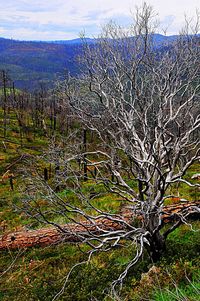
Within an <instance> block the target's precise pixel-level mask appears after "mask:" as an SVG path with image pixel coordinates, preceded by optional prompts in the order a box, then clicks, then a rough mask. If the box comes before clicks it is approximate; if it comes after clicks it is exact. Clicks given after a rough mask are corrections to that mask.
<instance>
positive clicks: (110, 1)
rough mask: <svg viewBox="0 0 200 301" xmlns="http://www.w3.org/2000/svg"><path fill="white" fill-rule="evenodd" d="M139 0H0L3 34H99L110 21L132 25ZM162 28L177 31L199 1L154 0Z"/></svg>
mask: <svg viewBox="0 0 200 301" xmlns="http://www.w3.org/2000/svg"><path fill="white" fill-rule="evenodd" d="M142 3H143V2H142V1H138V0H137V1H136V0H0V37H4V38H12V39H18V40H46V41H48V40H70V39H75V38H78V37H79V35H80V33H81V32H85V35H86V36H87V37H93V36H97V35H98V34H99V33H100V32H101V28H102V26H103V25H104V24H106V23H108V22H109V21H110V20H113V21H115V22H116V23H118V24H120V25H122V26H128V25H129V24H130V23H131V21H132V17H131V14H132V13H133V12H134V9H135V6H136V5H137V6H141V5H142ZM147 3H148V4H150V5H152V6H153V8H154V11H155V12H156V13H157V14H158V19H159V24H160V25H159V30H158V32H160V33H162V30H166V29H167V34H168V35H172V34H177V33H178V32H179V30H180V28H181V27H182V26H183V22H184V14H187V16H188V17H192V16H195V10H196V9H198V8H199V6H200V4H199V0H150V1H148V2H147Z"/></svg>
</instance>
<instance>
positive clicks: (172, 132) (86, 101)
mask: <svg viewBox="0 0 200 301" xmlns="http://www.w3.org/2000/svg"><path fill="white" fill-rule="evenodd" d="M153 25H154V24H153V23H152V9H151V7H148V6H147V5H146V4H144V6H143V8H142V9H141V10H138V11H137V13H136V17H135V22H134V25H133V26H131V27H130V31H129V32H128V31H127V29H126V30H123V29H122V28H120V27H118V26H116V25H113V24H109V25H108V26H107V27H105V29H104V32H103V35H102V36H101V38H100V39H97V41H96V44H95V45H88V44H87V43H85V46H84V50H85V51H84V57H83V62H82V65H83V66H84V70H85V76H84V77H82V79H80V80H76V79H74V78H69V79H68V80H67V82H65V83H63V86H64V92H63V93H65V101H66V105H67V106H70V107H71V112H72V113H71V114H73V115H74V118H76V119H77V118H79V120H81V122H82V124H84V126H85V127H86V128H88V129H89V131H90V132H95V135H96V137H98V138H97V139H98V143H97V145H96V149H95V150H94V151H90V152H89V151H87V152H84V153H82V156H84V158H86V160H87V165H93V166H96V167H97V169H98V170H97V171H98V175H97V176H96V178H95V179H93V181H94V183H95V186H96V185H98V184H101V185H102V183H103V185H104V192H102V193H105V191H107V192H109V193H113V194H114V195H117V196H119V200H120V201H121V202H122V203H123V204H124V203H127V204H129V205H130V208H132V215H133V216H135V214H136V212H140V215H141V216H142V219H141V223H139V225H137V224H134V223H132V222H130V220H129V221H127V220H124V218H123V216H120V215H117V216H116V215H114V214H113V213H112V212H111V211H110V210H109V208H107V210H106V209H104V210H102V209H101V207H98V206H97V205H96V203H95V196H94V197H89V195H87V194H86V193H83V192H82V190H81V188H82V181H83V175H81V174H80V173H78V170H76V168H75V163H74V162H76V159H77V158H78V157H80V153H76V149H75V145H76V143H75V141H76V140H75V138H74V137H73V145H72V144H70V145H69V147H68V148H67V149H66V150H65V154H64V155H63V156H62V158H61V157H60V158H59V159H60V162H61V165H62V166H65V168H64V167H63V169H62V172H63V177H65V183H66V185H67V184H68V183H69V184H70V186H69V187H70V189H71V190H73V191H74V194H75V195H76V197H77V199H79V200H80V206H78V205H77V206H75V205H74V204H71V203H70V202H67V201H66V200H65V199H63V198H62V197H61V196H59V195H57V194H56V193H55V192H54V191H53V189H51V187H49V186H47V183H43V189H44V190H43V196H44V198H45V197H46V199H47V201H48V202H49V204H51V206H52V212H54V213H55V212H56V210H57V213H58V214H62V215H63V216H65V217H66V219H67V220H68V221H69V222H70V221H73V222H75V223H77V224H79V225H80V224H81V225H83V226H84V221H89V222H90V223H91V224H94V225H95V221H96V220H97V219H99V218H100V217H101V218H106V219H109V220H110V221H112V222H117V223H119V224H121V226H122V229H120V230H118V229H117V230H113V229H111V228H110V229H109V228H107V229H104V228H103V225H101V224H98V230H99V232H97V233H95V234H94V233H93V232H89V233H88V232H87V236H86V237H84V239H83V240H82V241H84V242H85V243H87V244H88V245H89V246H90V247H91V251H90V257H91V255H92V254H93V253H94V252H97V251H108V250H110V249H112V248H115V247H117V246H122V245H125V244H127V245H129V246H130V247H132V248H133V250H135V256H133V258H132V260H131V261H130V262H129V263H128V264H127V266H126V268H125V269H124V272H123V273H122V274H121V275H120V276H119V278H118V279H117V281H115V282H114V283H113V288H115V286H116V284H120V285H121V284H122V282H123V280H124V278H125V277H126V275H127V272H128V270H129V269H130V268H131V267H133V266H134V265H135V264H136V263H137V262H138V260H139V259H141V257H142V254H143V252H144V250H145V249H147V250H148V252H149V254H150V256H151V258H152V260H153V261H157V260H159V258H160V256H162V254H163V252H164V250H165V245H166V238H167V236H168V235H169V234H170V233H171V232H172V231H174V230H175V229H176V228H177V227H178V226H179V225H180V224H181V223H186V222H187V216H188V215H189V212H190V207H188V208H186V211H185V214H184V216H183V215H180V216H179V217H178V220H176V221H174V222H173V223H172V224H171V226H170V227H169V228H168V229H167V230H166V231H165V230H164V229H163V223H162V207H163V206H164V203H165V200H166V199H167V198H169V197H173V196H174V195H171V194H170V193H169V192H170V187H171V186H173V185H174V184H175V183H183V184H184V185H189V186H191V187H193V186H195V185H194V184H192V183H191V182H190V181H189V180H188V179H187V177H185V174H186V172H187V170H188V168H189V167H190V166H191V165H192V164H193V163H195V162H197V161H198V160H199V159H200V149H199V143H200V142H199V140H198V139H196V137H198V131H199V125H200V110H199V109H200V106H199V98H200V97H199V91H200V82H199V75H200V62H199V58H200V53H199V36H198V35H196V34H195V33H194V32H193V34H192V35H190V34H189V33H188V32H186V31H185V32H184V33H182V35H180V36H179V38H177V40H176V41H174V42H171V43H170V44H168V45H163V46H162V47H158V46H157V45H156V44H155V43H154V35H153V29H154V28H153ZM66 87H67V88H66ZM62 95H63V94H62ZM49 156H50V157H51V156H52V154H51V155H49ZM116 158H118V159H117V160H116ZM51 162H52V160H51ZM116 162H117V163H116ZM99 166H101V167H102V168H99ZM110 172H112V174H113V176H114V177H113V178H112V179H110ZM130 179H131V180H132V182H131V181H130ZM133 184H134V185H133ZM135 184H136V185H135ZM33 185H35V183H34V181H33ZM41 189H42V186H41V185H38V189H36V191H38V190H40V191H41ZM99 194H100V193H99V192H98V196H99ZM30 197H33V196H32V195H30ZM30 206H31V202H28V200H27V199H26V209H27V211H28V212H31V214H32V215H34V216H35V217H37V218H39V219H41V220H44V221H45V222H48V221H49V222H50V223H51V221H50V219H49V216H48V214H49V212H50V211H51V209H50V208H49V211H48V213H46V212H45V211H42V209H41V208H40V209H39V208H37V206H36V207H34V209H33V208H32V209H30ZM56 208H57V209H56ZM88 208H90V210H88ZM193 209H194V211H195V210H196V211H198V212H199V208H198V207H195V208H193ZM34 210H35V211H34ZM80 235H81V234H80Z"/></svg>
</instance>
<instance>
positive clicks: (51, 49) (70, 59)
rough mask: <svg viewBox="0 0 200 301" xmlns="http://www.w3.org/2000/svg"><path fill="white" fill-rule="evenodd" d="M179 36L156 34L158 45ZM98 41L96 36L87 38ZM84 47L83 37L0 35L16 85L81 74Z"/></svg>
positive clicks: (0, 64) (5, 65) (4, 65)
mask: <svg viewBox="0 0 200 301" xmlns="http://www.w3.org/2000/svg"><path fill="white" fill-rule="evenodd" d="M176 38H177V36H163V35H160V34H155V35H154V42H155V45H156V46H157V47H159V46H164V45H165V43H166V42H167V43H168V42H169V41H173V40H175V39H176ZM85 41H86V42H87V43H88V44H94V43H95V40H94V39H85ZM81 51H82V40H81V39H75V40H69V41H68V40H66V41H50V42H42V41H41V42H35V41H16V40H10V39H3V38H0V70H6V71H7V73H8V74H9V75H10V77H11V79H12V80H13V81H14V82H15V85H16V87H18V88H23V89H28V90H33V89H34V88H37V87H38V84H39V83H40V82H43V83H46V84H47V86H49V87H52V85H53V82H54V81H55V79H56V78H58V77H59V76H63V74H64V73H66V72H70V74H71V75H73V76H76V75H78V74H80V72H81V71H80V66H79V64H78V61H77V57H78V56H79V55H80V54H81Z"/></svg>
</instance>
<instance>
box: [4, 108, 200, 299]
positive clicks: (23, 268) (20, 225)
mask: <svg viewBox="0 0 200 301" xmlns="http://www.w3.org/2000/svg"><path fill="white" fill-rule="evenodd" d="M1 118H2V111H1V110H0V119H1ZM10 120H11V123H10V126H9V130H8V140H9V141H8V142H6V146H7V150H6V152H5V150H3V149H2V148H1V150H0V163H1V164H0V176H1V175H2V174H3V173H4V172H5V170H6V167H7V166H8V165H9V164H11V163H13V162H14V161H15V159H16V158H17V157H19V156H20V155H21V154H22V153H27V154H31V155H39V154H41V153H42V151H43V150H46V146H47V143H48V141H47V138H46V137H44V136H43V133H42V131H41V130H35V133H34V136H35V137H34V139H33V140H32V141H28V140H27V139H26V138H25V137H24V138H23V146H22V147H21V146H20V140H19V128H18V124H17V122H16V118H15V114H11V116H10ZM1 134H2V133H0V135H1ZM0 143H2V140H1V141H0ZM37 163H38V166H39V170H40V172H42V169H43V168H44V167H45V166H46V164H47V163H46V162H44V161H42V160H41V159H40V160H39V161H38V162H37ZM23 168H24V163H23V162H22V163H19V164H17V165H15V166H14V167H13V168H11V171H12V172H13V173H14V174H15V176H16V178H15V183H14V191H11V190H10V185H9V181H8V180H7V181H5V182H0V230H1V234H3V233H4V232H11V231H16V230H17V231H18V230H22V229H24V228H26V227H31V228H34V229H37V228H38V227H41V226H42V224H40V223H38V222H35V221H33V220H32V219H30V218H27V217H26V216H25V214H24V213H21V212H19V211H18V210H16V207H20V206H21V200H22V194H21V192H20V190H19V189H21V190H22V191H23V189H24V180H23V179H22V178H21V171H20V170H21V169H23ZM198 168H199V167H198V165H197V164H195V165H193V166H191V168H190V169H189V170H188V173H187V174H186V176H185V178H186V179H190V178H191V176H192V175H193V174H195V173H197V172H198ZM194 181H195V180H193V182H194ZM127 182H128V184H130V185H131V187H133V188H136V187H137V185H136V182H135V181H134V180H128V179H127ZM81 189H82V192H83V193H84V194H85V195H87V197H88V198H90V196H91V194H94V193H96V196H95V197H94V198H93V199H90V202H91V203H92V204H93V205H94V206H96V207H97V208H99V209H100V210H105V211H109V212H112V213H116V212H118V211H119V209H120V206H121V204H122V203H123V201H122V199H121V198H120V197H119V196H117V195H113V194H110V193H109V192H107V191H106V189H105V187H104V186H103V185H96V184H95V182H94V181H93V180H89V181H88V182H85V183H83V185H82V187H81ZM171 190H172V192H173V193H175V194H176V192H177V187H176V185H174V186H173V187H172V189H171ZM178 191H179V195H180V197H181V198H188V199H189V200H194V199H199V198H200V196H199V193H200V192H199V191H195V190H194V189H193V188H190V187H187V186H186V185H184V184H181V185H179V187H178ZM58 196H59V197H61V198H62V199H63V200H64V202H66V205H67V203H70V204H74V205H79V206H81V207H82V208H84V209H86V210H87V212H89V213H94V211H93V210H92V209H91V208H90V206H89V205H88V204H87V202H85V203H84V202H83V203H82V202H81V201H80V200H79V199H78V197H77V196H76V195H75V194H74V192H73V190H72V189H70V187H69V188H66V189H63V190H61V191H60V192H59V193H58ZM39 201H40V202H41V205H42V208H43V209H44V210H45V209H47V208H48V209H49V208H50V205H49V204H48V203H47V202H46V201H45V199H43V198H41V199H40V200H39ZM169 203H173V199H171V200H167V201H166V204H169ZM51 219H52V220H53V221H54V222H57V223H61V224H62V223H65V222H67V221H68V219H67V218H65V217H63V216H60V215H57V214H52V215H51ZM192 226H193V230H194V231H191V229H190V227H188V226H186V225H182V226H181V227H180V228H178V229H176V231H174V232H173V233H171V234H170V236H169V238H168V240H167V250H166V253H165V255H164V257H163V258H162V259H161V260H160V262H158V263H157V266H158V267H159V268H160V271H159V273H158V274H157V275H156V277H155V279H154V276H153V281H152V283H145V285H142V283H141V274H142V273H146V272H147V271H148V270H149V268H150V267H151V266H152V262H150V260H149V258H148V256H147V254H146V253H145V254H144V256H143V259H142V261H141V262H139V263H138V264H137V265H136V267H134V268H133V269H131V270H130V272H129V273H128V276H127V279H126V281H125V283H124V286H123V289H122V292H121V299H122V300H125V301H134V300H135V301H138V300H141V301H142V300H146V299H145V298H149V300H154V301H157V300H164V301H169V300H182V299H180V298H182V296H185V298H187V299H186V300H187V301H195V300H199V299H198V298H199V294H198V293H197V292H198V290H199V289H200V288H199V272H198V271H199V269H200V258H199V257H200V251H199V246H200V235H199V232H198V230H199V229H200V222H199V221H195V222H193V223H192ZM87 250H88V247H87V246H85V245H81V246H77V245H70V244H65V245H64V244H63V245H59V246H49V247H46V248H44V249H41V248H32V249H27V250H23V251H22V252H21V251H20V252H19V251H18V250H16V251H10V250H8V251H4V252H2V253H1V254H0V256H1V259H0V273H2V274H0V300H2V301H27V300H30V301H37V300H38V301H43V300H45V301H48V300H52V298H53V297H54V296H55V294H56V293H57V292H58V291H59V290H60V289H61V288H62V285H63V283H64V280H65V277H66V275H67V273H68V272H69V270H70V268H71V267H72V266H73V265H74V264H75V263H77V262H82V261H83V260H86V259H87V254H86V251H87ZM133 255H134V248H130V247H129V248H126V247H124V248H119V249H115V250H112V251H109V252H106V253H101V254H100V253H99V254H96V255H94V257H93V258H92V260H91V262H90V263H89V264H84V265H82V266H80V267H79V268H77V269H75V270H74V271H73V273H72V275H71V277H70V279H69V282H68V283H67V285H66V289H65V292H64V294H63V295H62V296H61V297H60V299H59V300H61V301H62V300H63V301H68V300H69V301H71V300H75V301H76V300H77V301H88V300H98V301H114V300H113V299H112V298H111V297H110V284H111V282H112V281H114V280H116V279H117V277H118V276H119V274H120V273H121V272H122V271H123V270H124V268H125V266H126V264H127V263H128V262H129V260H130V259H131V258H132V257H133ZM5 271H7V272H5ZM186 276H187V278H186ZM188 279H189V280H188ZM178 298H179V299H178ZM183 300H184V299H183ZM184 301H185V300H184Z"/></svg>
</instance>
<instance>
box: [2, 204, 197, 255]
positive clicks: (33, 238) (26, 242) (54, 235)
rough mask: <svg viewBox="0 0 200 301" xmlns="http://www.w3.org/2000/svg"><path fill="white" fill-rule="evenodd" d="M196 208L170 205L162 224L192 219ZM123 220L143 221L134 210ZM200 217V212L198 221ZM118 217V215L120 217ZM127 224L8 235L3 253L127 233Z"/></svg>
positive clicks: (107, 223) (108, 223) (105, 223)
mask: <svg viewBox="0 0 200 301" xmlns="http://www.w3.org/2000/svg"><path fill="white" fill-rule="evenodd" d="M194 207H195V208H197V207H198V208H200V201H195V202H187V203H183V204H181V203H180V204H174V205H168V206H165V207H163V208H162V220H163V222H164V223H167V222H170V221H172V220H174V219H176V218H177V217H178V216H179V215H180V214H182V213H183V212H184V211H185V210H189V208H191V209H190V210H189V211H188V212H189V213H191V215H193V214H194V210H193V209H194ZM121 214H122V216H121V219H122V220H124V221H125V222H127V223H129V222H133V219H134V218H140V219H141V218H142V217H141V215H139V216H135V215H134V214H133V210H131V209H130V208H129V207H127V208H125V209H124V210H123V211H122V213H121ZM199 216H200V211H199V213H198V217H199ZM116 217H117V215H116ZM124 227H125V226H124V223H120V222H117V221H112V220H110V219H109V218H99V219H97V220H96V221H95V224H94V223H91V222H89V221H82V222H80V223H79V224H75V223H68V224H65V225H60V226H59V225H58V227H55V226H54V227H52V226H51V227H49V228H42V229H39V230H27V231H19V232H14V233H7V234H4V235H3V236H1V237H0V250H6V249H19V248H20V249H21V248H28V247H35V246H39V247H45V246H49V245H52V244H60V243H62V242H69V243H70V242H71V243H76V242H81V241H84V238H85V237H87V236H88V235H89V234H91V233H93V234H95V233H96V234H97V233H99V232H101V231H103V230H109V231H112V230H113V231H116V230H122V229H124Z"/></svg>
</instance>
